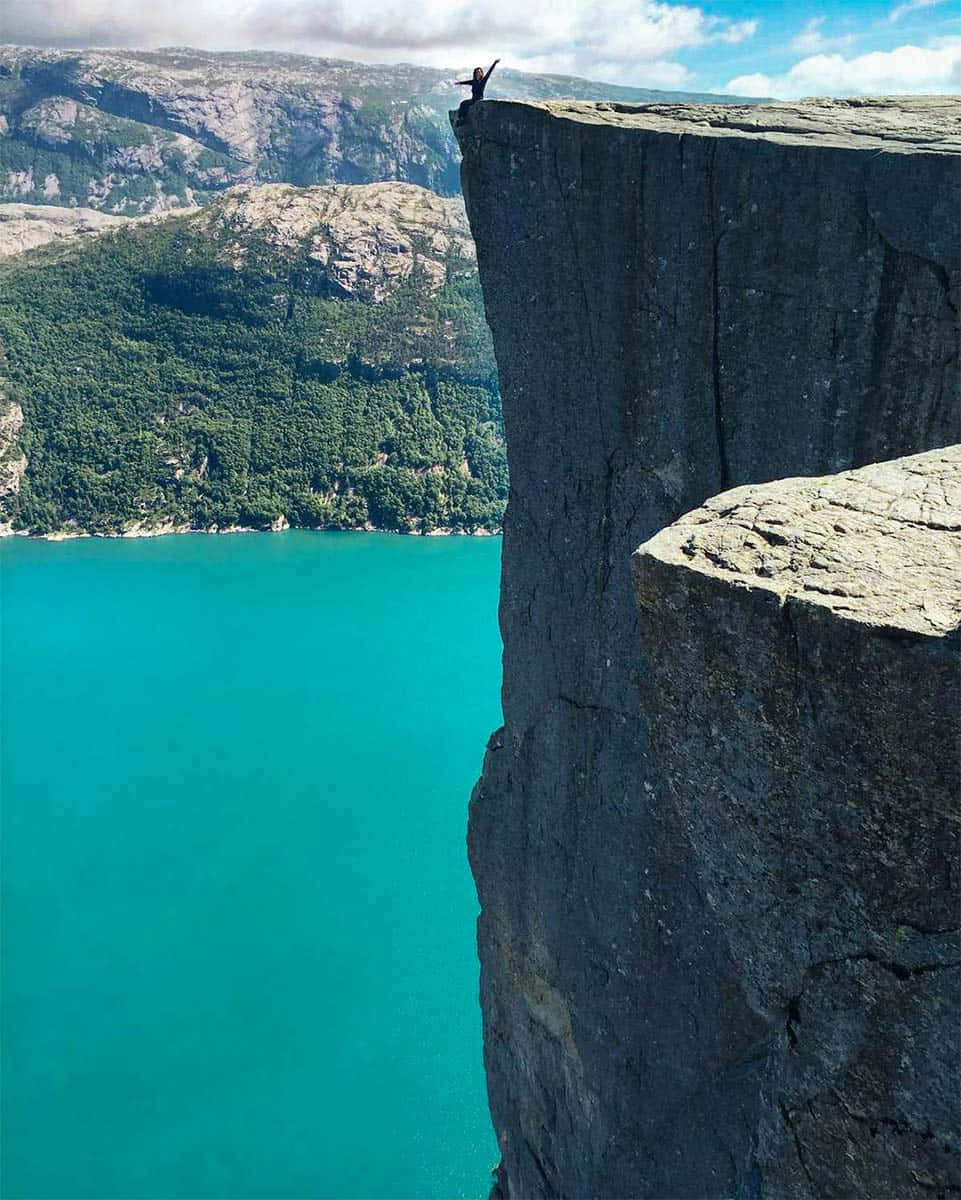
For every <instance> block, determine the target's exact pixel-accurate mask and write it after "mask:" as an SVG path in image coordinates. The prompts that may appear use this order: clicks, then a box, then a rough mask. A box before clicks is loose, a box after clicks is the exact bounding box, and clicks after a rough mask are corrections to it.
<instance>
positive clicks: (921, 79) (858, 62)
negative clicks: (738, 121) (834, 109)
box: [725, 37, 961, 99]
mask: <svg viewBox="0 0 961 1200" xmlns="http://www.w3.org/2000/svg"><path fill="white" fill-rule="evenodd" d="M725 90H726V91H728V92H736V93H740V94H742V95H744V94H748V95H755V96H760V95H764V96H777V97H780V98H783V99H791V98H794V97H797V96H877V95H884V94H889V95H898V94H911V93H923V92H932V93H944V92H958V91H961V37H952V38H940V39H939V40H938V44H937V45H933V46H926V47H924V46H898V47H897V49H896V50H878V51H874V52H873V53H871V54H859V55H857V56H855V57H854V58H845V57H844V56H843V55H842V54H815V55H811V56H810V57H808V58H803V59H801V61H800V62H796V63H795V64H794V66H793V67H791V69H790V70H789V71H788V72H787V73H786V74H784V75H739V76H738V77H737V78H736V79H732V80H730V81H729V83H728V84H727V87H726V89H725Z"/></svg>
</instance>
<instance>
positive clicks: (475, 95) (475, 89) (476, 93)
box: [457, 60, 500, 125]
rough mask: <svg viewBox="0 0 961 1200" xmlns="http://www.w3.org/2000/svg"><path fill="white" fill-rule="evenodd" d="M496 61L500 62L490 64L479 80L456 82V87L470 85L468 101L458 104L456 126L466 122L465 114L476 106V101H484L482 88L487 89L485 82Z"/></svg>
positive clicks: (460, 80)
mask: <svg viewBox="0 0 961 1200" xmlns="http://www.w3.org/2000/svg"><path fill="white" fill-rule="evenodd" d="M498 61H500V60H497V61H495V62H492V63H491V65H490V67H489V68H488V71H487V74H486V75H482V76H481V77H480V79H458V80H457V85H458V86H459V87H463V86H466V85H467V84H468V83H469V84H470V99H469V100H462V101H461V103H460V108H458V110H457V124H458V125H463V124H464V122H465V121H466V120H467V114H468V113H469V112H470V109H471V106H472V105H474V104H476V103H477V101H478V100H483V99H484V88H486V87H487V81H488V79H490V77H491V71H493V69H494V68H495V67H496V66H497V62H498Z"/></svg>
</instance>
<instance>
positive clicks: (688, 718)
mask: <svg viewBox="0 0 961 1200" xmlns="http://www.w3.org/2000/svg"><path fill="white" fill-rule="evenodd" d="M633 564H634V586H635V591H636V595H637V600H638V605H639V610H640V623H641V636H642V638H643V640H644V643H645V645H646V646H647V647H649V651H648V661H649V670H648V672H647V674H646V675H645V678H644V681H643V684H642V688H641V692H642V703H643V706H644V709H645V711H646V712H647V713H648V714H649V716H650V720H651V740H652V745H653V748H654V753H655V758H656V760H657V763H658V766H659V767H660V769H661V771H662V775H663V779H664V786H663V788H662V790H661V792H660V794H659V803H660V809H661V813H662V816H663V819H664V820H665V821H666V822H667V823H669V824H671V825H673V826H674V827H676V829H677V830H678V831H680V833H681V835H682V836H683V837H684V839H685V842H686V845H687V848H688V852H689V854H690V855H691V857H692V859H693V861H694V862H695V864H696V874H697V884H698V888H699V891H700V893H701V894H702V895H703V897H704V899H705V903H706V905H707V907H708V908H709V909H710V911H711V913H712V914H713V915H714V916H715V917H717V918H719V919H720V922H721V928H722V931H723V937H724V941H725V945H726V948H727V950H728V953H729V955H730V959H731V961H732V962H733V963H734V964H736V967H737V970H738V973H739V982H740V986H741V988H742V989H743V991H744V993H745V994H746V995H747V996H748V997H749V1004H750V1006H751V1008H752V1010H753V1011H754V1012H756V1013H757V1014H758V1015H759V1016H760V1017H761V1019H762V1020H763V1021H764V1023H765V1025H766V1026H767V1028H768V1029H769V1031H770V1034H769V1036H770V1043H769V1050H768V1055H767V1063H766V1072H765V1078H764V1079H763V1081H761V1082H760V1084H759V1092H760V1096H761V1103H760V1105H759V1108H758V1112H757V1117H756V1120H757V1126H756V1133H755V1144H754V1146H753V1149H752V1170H753V1171H754V1173H755V1176H756V1179H757V1180H758V1183H759V1184H760V1185H761V1186H760V1194H761V1195H763V1196H797V1197H815V1196H837V1195H841V1196H898V1197H922V1196H928V1195H931V1194H932V1192H934V1193H937V1194H940V1195H948V1194H949V1193H951V1191H952V1190H953V1189H956V1188H957V1186H958V1184H959V1182H961V1093H959V1089H958V1071H959V1063H961V1023H959V1019H958V1018H959V1012H961V813H959V805H958V795H959V787H961V755H959V741H958V714H959V713H961V636H959V632H961V447H958V446H955V447H952V448H950V449H949V450H939V451H930V452H928V453H927V454H921V455H917V456H914V457H911V458H903V459H898V460H895V461H894V462H886V463H880V464H876V465H873V466H869V467H864V468H862V469H861V470H856V471H849V472H845V473H843V474H841V475H838V476H828V477H826V478H820V479H819V478H813V479H811V478H804V479H793V480H783V481H778V482H777V483H769V484H763V485H760V486H754V487H751V486H748V487H743V488H738V489H735V490H733V491H730V492H726V493H723V494H722V495H720V496H717V497H714V498H713V499H712V500H710V501H708V503H707V504H705V505H704V506H703V507H702V508H700V509H697V510H695V511H694V512H692V513H689V514H688V515H686V516H684V517H682V518H681V519H680V520H679V521H677V522H676V523H675V524H673V525H670V526H668V528H667V529H665V530H663V531H661V532H660V533H658V534H656V535H655V536H654V537H653V538H652V539H651V540H650V541H648V542H646V543H645V544H644V545H643V546H642V547H641V548H640V549H639V550H638V551H637V552H636V554H635V555H634V559H633Z"/></svg>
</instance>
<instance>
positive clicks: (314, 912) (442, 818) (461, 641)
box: [0, 532, 500, 1200]
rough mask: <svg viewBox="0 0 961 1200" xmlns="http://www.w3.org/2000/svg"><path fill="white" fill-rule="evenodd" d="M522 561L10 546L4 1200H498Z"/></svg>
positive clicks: (191, 541) (215, 542)
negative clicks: (470, 832) (491, 937)
mask: <svg viewBox="0 0 961 1200" xmlns="http://www.w3.org/2000/svg"><path fill="white" fill-rule="evenodd" d="M499 552H500V545H499V541H497V540H496V539H489V540H488V539H470V538H445V539H440V538H437V539H425V538H401V537H391V536H389V535H373V534H370V535H364V534H309V533H295V532H292V533H286V534H274V535H266V534H265V535H235V536H225V537H205V536H203V535H197V536H183V537H167V538H159V539H155V540H139V541H101V540H90V541H86V540H85V541H76V542H69V543H61V544H49V543H38V542H31V541H26V540H24V539H20V538H16V539H6V540H5V542H4V543H3V545H2V547H0V562H2V615H3V641H2V652H3V653H2V698H3V726H2V732H3V756H2V768H3V780H2V782H3V795H4V810H3V835H4V837H3V864H2V865H3V885H4V898H3V899H4V907H3V969H4V974H3V1001H4V1012H3V1031H2V1033H3V1078H2V1083H3V1089H2V1099H3V1162H4V1175H3V1189H2V1191H3V1195H4V1197H6V1200H18V1198H20V1200H26V1198H30V1200H39V1198H41V1197H44V1198H46V1197H64V1198H70V1200H80V1198H82V1197H97V1198H102V1200H106V1198H108V1197H109V1198H114V1197H116V1198H118V1200H119V1198H129V1200H133V1198H135V1197H157V1198H161V1197H162V1198H164V1200H168V1198H169V1200H174V1198H177V1200H179V1198H183V1200H187V1198H190V1200H198V1198H201V1197H204V1198H206V1197H225V1198H227V1197H229V1198H231V1200H242V1198H246V1197H272V1198H274V1197H275V1198H278V1200H280V1198H286V1197H291V1198H292V1197H299V1198H307V1197H311V1198H313V1197H318V1198H319V1197H343V1198H345V1200H346V1198H349V1197H370V1198H375V1197H376V1198H386V1197H414V1196H417V1197H438V1198H441V1197H443V1198H454V1197H480V1196H482V1195H486V1192H487V1190H488V1187H489V1182H490V1181H489V1171H490V1167H491V1165H492V1164H493V1163H494V1161H495V1160H496V1157H497V1154H496V1147H495V1145H494V1140H493V1136H492V1133H491V1130H490V1123H489V1118H488V1116H487V1110H486V1101H485V1096H484V1085H483V1070H482V1064H481V1047H480V1016H479V1011H478V1006H477V960H476V952H475V945H474V928H473V926H474V919H475V915H476V898H475V894H474V890H473V885H472V883H471V880H470V876H469V872H468V868H467V864H466V857H465V847H464V834H465V824H466V803H467V797H468V795H469V791H470V787H471V785H472V783H473V780H474V778H475V777H476V775H477V773H478V771H479V768H480V759H481V753H482V750H483V745H484V741H485V738H486V737H487V735H488V733H489V732H490V730H491V729H492V728H493V727H494V726H495V725H496V724H498V723H499V705H498V696H497V689H498V684H499V673H500V662H499V654H500V645H499V639H498V635H497V629H496V590H497V574H498V560H499Z"/></svg>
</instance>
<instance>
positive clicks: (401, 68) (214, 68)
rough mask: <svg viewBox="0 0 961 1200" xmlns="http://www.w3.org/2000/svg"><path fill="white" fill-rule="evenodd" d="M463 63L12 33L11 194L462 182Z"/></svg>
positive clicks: (152, 199)
mask: <svg viewBox="0 0 961 1200" xmlns="http://www.w3.org/2000/svg"><path fill="white" fill-rule="evenodd" d="M470 65H473V64H469V65H468V68H467V69H469V66H470ZM454 77H455V73H454V72H453V71H452V70H447V71H440V70H434V69H431V68H426V67H415V66H411V65H409V64H408V65H398V66H374V65H368V64H362V63H352V62H344V61H341V60H338V59H321V58H308V57H307V56H305V55H297V54H267V53H225V54H212V53H206V52H204V51H201V50H189V49H183V48H177V49H169V50H155V51H136V50H79V51H78V50H52V49H45V50H39V49H33V48H30V47H18V46H0V199H6V198H9V199H13V200H16V201H25V202H31V203H35V204H42V203H45V202H50V201H51V200H52V201H53V202H54V203H57V204H81V205H86V206H88V207H93V208H100V209H103V210H104V211H107V212H113V213H119V214H123V215H128V216H134V215H137V214H138V213H141V212H148V211H153V210H156V209H166V208H172V207H176V206H177V205H191V204H194V203H201V202H203V201H204V200H205V199H206V198H207V197H208V196H209V195H210V194H211V193H213V192H216V191H220V190H222V189H224V188H226V187H230V186H232V185H233V184H236V183H240V182H261V183H268V182H271V183H272V182H277V181H278V180H283V181H286V182H288V183H293V184H297V185H299V186H305V185H310V184H315V183H371V182H377V181H380V180H400V181H405V182H408V183H415V184H419V185H421V186H424V187H429V188H431V189H433V190H434V191H438V192H441V193H443V194H446V195H450V194H453V193H455V192H456V191H457V190H458V184H457V163H456V153H455V150H456V147H455V143H454V138H453V136H452V134H451V131H450V127H449V125H448V122H447V109H448V107H449V106H450V103H451V100H452V98H453V97H454V96H455V95H457V92H458V89H456V88H454V87H453V86H452V84H451V80H452V79H453V78H454ZM461 77H462V75H461ZM502 88H503V89H504V90H506V91H508V92H509V93H510V94H511V95H514V96H518V97H522V98H528V97H533V98H546V97H556V96H570V97H574V98H579V99H600V98H601V97H602V96H604V97H610V96H612V95H613V96H614V98H616V99H620V100H623V101H625V102H628V103H642V102H644V101H647V100H658V99H660V100H669V99H672V98H673V99H679V100H681V99H685V98H694V97H691V96H685V94H684V93H682V92H673V93H672V92H656V91H650V90H647V89H644V88H611V87H610V86H609V85H607V84H592V83H590V82H588V81H586V80H582V79H572V78H568V77H564V76H556V75H527V74H524V73H522V72H519V71H510V70H507V69H502V70H499V71H498V74H497V75H496V76H495V78H494V80H493V81H492V84H491V89H492V92H493V93H494V94H496V93H497V92H498V91H500V90H501V89H502ZM457 98H458V99H459V98H460V96H459V95H457ZM725 99H726V98H725V97H715V100H717V101H718V102H722V103H723V102H724V100H725Z"/></svg>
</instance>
